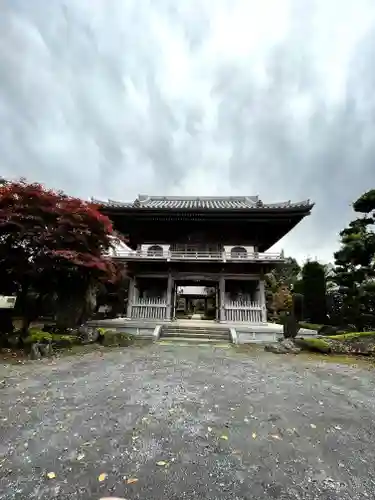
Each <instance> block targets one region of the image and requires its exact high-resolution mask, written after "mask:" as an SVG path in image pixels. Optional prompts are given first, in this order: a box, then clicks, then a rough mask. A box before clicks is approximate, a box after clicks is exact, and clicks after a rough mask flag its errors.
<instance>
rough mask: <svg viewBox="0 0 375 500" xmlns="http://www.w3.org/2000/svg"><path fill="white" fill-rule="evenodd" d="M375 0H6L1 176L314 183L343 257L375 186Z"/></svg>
mask: <svg viewBox="0 0 375 500" xmlns="http://www.w3.org/2000/svg"><path fill="white" fill-rule="evenodd" d="M374 118H375V2H374V0H295V1H293V0H290V1H288V0H262V1H259V0H186V1H185V0H0V125H1V134H0V175H3V176H5V177H10V178H14V177H18V176H26V177H27V178H28V179H29V180H33V181H40V182H43V183H45V184H47V185H48V186H51V187H55V188H61V189H63V190H65V191H66V192H68V193H70V194H73V195H78V196H81V197H85V198H89V197H91V196H94V197H96V198H101V199H108V198H110V199H116V200H127V201H128V200H132V199H134V198H135V197H136V196H137V194H138V193H147V194H154V195H164V194H165V195H173V194H175V195H178V194H181V195H237V194H238V195H254V194H259V196H260V197H261V199H263V201H264V202H273V201H283V200H289V199H291V200H293V201H298V200H301V199H306V198H310V199H312V200H313V201H315V202H316V206H315V208H314V209H313V215H312V216H311V217H310V218H308V219H305V221H303V222H302V223H301V224H300V226H299V227H298V228H296V229H295V230H294V231H293V232H292V233H291V234H290V235H289V236H287V237H286V238H284V239H283V240H282V241H281V242H280V243H279V244H278V245H277V247H276V248H277V249H279V248H284V249H285V252H286V254H290V255H293V256H296V257H297V258H299V259H303V258H305V257H307V256H310V257H315V256H316V257H318V258H319V259H322V260H325V261H327V260H331V255H332V252H333V251H334V250H335V249H336V247H337V233H338V231H339V230H340V229H342V228H343V226H345V224H346V223H347V222H348V221H349V220H350V219H351V218H352V212H351V207H350V203H351V202H352V201H353V200H354V199H356V198H357V197H358V196H359V195H360V194H361V193H362V192H363V191H365V190H367V189H370V188H375V127H374V125H375V124H374Z"/></svg>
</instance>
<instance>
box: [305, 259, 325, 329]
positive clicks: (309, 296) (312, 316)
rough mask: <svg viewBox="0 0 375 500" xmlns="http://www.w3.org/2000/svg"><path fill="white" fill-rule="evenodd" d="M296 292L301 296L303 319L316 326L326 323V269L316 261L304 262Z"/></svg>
mask: <svg viewBox="0 0 375 500" xmlns="http://www.w3.org/2000/svg"><path fill="white" fill-rule="evenodd" d="M298 292H299V293H302V294H303V303H304V316H305V319H308V320H309V321H310V322H311V323H316V324H319V323H321V324H324V323H326V321H327V297H326V268H325V266H324V265H323V264H320V262H317V261H307V262H305V264H304V265H303V267H302V278H301V282H300V283H299V287H298Z"/></svg>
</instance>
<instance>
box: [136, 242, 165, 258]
mask: <svg viewBox="0 0 375 500" xmlns="http://www.w3.org/2000/svg"><path fill="white" fill-rule="evenodd" d="M155 245H157V246H159V247H161V248H162V249H163V255H165V254H167V253H168V250H169V247H170V245H159V244H158V243H152V244H147V245H141V251H142V252H147V251H148V249H149V248H150V247H153V246H155Z"/></svg>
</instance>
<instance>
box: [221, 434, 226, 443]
mask: <svg viewBox="0 0 375 500" xmlns="http://www.w3.org/2000/svg"><path fill="white" fill-rule="evenodd" d="M220 439H224V441H228V436H226V435H225V434H223V435H222V436H220Z"/></svg>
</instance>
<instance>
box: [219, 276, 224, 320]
mask: <svg viewBox="0 0 375 500" xmlns="http://www.w3.org/2000/svg"><path fill="white" fill-rule="evenodd" d="M219 299H220V314H219V320H220V321H225V307H224V305H225V278H224V276H223V275H221V276H220V279H219Z"/></svg>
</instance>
